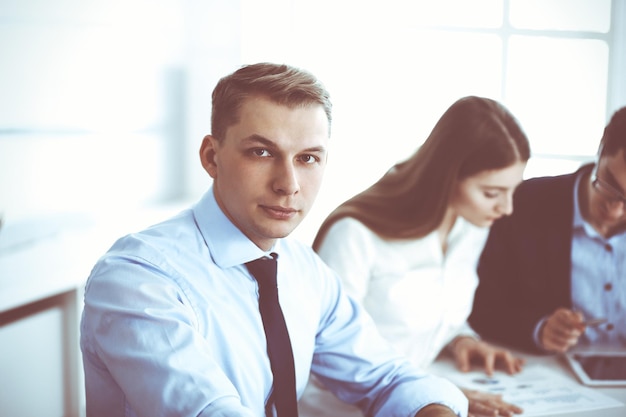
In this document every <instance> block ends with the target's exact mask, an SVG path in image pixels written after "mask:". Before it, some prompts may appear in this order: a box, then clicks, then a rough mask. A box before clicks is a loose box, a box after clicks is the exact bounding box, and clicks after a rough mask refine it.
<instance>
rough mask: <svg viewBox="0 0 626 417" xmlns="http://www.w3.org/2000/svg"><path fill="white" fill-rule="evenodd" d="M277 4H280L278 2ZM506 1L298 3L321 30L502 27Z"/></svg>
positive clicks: (316, 0) (299, 10)
mask: <svg viewBox="0 0 626 417" xmlns="http://www.w3.org/2000/svg"><path fill="white" fill-rule="evenodd" d="M274 1H277V0H274ZM502 3H503V0H437V1H433V0H419V1H416V0H387V1H384V2H382V1H372V0H343V1H335V0H294V12H295V13H296V15H299V14H300V15H301V16H302V17H306V18H307V19H308V20H309V21H311V22H313V21H315V22H316V26H317V29H318V30H317V31H318V32H319V28H324V29H326V28H328V27H329V26H330V27H342V28H344V30H346V31H349V30H352V29H353V28H355V27H367V28H369V29H370V30H379V29H381V28H386V27H396V28H397V27H403V26H404V27H424V26H425V27H433V26H457V27H467V28H494V27H500V26H501V25H502V13H503V12H502V10H503V6H502Z"/></svg>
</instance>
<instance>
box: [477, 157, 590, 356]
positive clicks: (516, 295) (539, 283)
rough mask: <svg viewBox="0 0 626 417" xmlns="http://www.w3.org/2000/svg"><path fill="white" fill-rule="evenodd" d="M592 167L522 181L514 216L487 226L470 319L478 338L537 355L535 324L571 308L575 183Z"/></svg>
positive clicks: (516, 194)
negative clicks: (584, 171)
mask: <svg viewBox="0 0 626 417" xmlns="http://www.w3.org/2000/svg"><path fill="white" fill-rule="evenodd" d="M591 168H592V165H586V166H583V167H581V168H580V169H579V170H578V171H577V172H576V173H573V174H567V175H561V176H557V177H541V178H532V179H529V180H526V181H524V182H523V183H522V184H520V186H519V187H518V188H517V190H516V191H515V194H514V197H513V214H512V215H511V216H508V217H505V218H502V219H500V220H498V221H496V222H495V223H494V225H493V226H492V228H491V231H490V233H489V238H488V239H487V243H486V245H485V249H484V251H483V253H482V255H481V258H480V262H479V266H478V275H479V279H480V281H479V285H478V288H477V290H476V295H475V298H474V307H473V311H472V314H471V316H470V318H469V321H470V324H471V325H472V328H473V329H474V330H475V331H476V332H478V334H480V335H481V337H483V338H485V339H487V340H492V341H494V342H498V343H502V344H505V345H509V346H511V347H515V348H518V349H522V350H530V351H538V348H537V347H536V346H535V343H534V340H533V331H534V328H535V326H536V325H537V323H538V322H539V320H540V319H541V318H542V317H544V316H546V315H549V314H551V313H553V312H554V310H556V309H557V308H559V307H568V308H571V305H572V300H571V285H570V276H571V248H572V222H573V217H574V207H573V202H574V182H575V180H576V175H577V174H578V172H580V171H581V170H591Z"/></svg>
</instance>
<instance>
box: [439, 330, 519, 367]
mask: <svg viewBox="0 0 626 417" xmlns="http://www.w3.org/2000/svg"><path fill="white" fill-rule="evenodd" d="M451 346H452V349H451V350H452V354H453V356H454V359H455V361H456V366H457V368H459V369H460V370H461V371H463V372H467V371H469V370H470V369H471V363H472V361H476V360H478V361H481V362H482V363H483V365H484V366H485V373H486V374H487V375H489V376H491V375H493V371H494V370H495V368H496V367H499V368H503V370H504V371H506V372H507V373H508V374H509V375H512V374H516V373H518V372H519V371H521V370H522V367H523V366H524V359H523V358H518V357H516V356H514V355H513V354H512V353H511V352H509V351H508V350H506V349H500V348H497V347H495V346H492V345H490V344H488V343H485V342H483V341H482V340H477V339H475V338H473V337H469V336H458V337H457V338H456V339H454V340H453V341H452V344H451Z"/></svg>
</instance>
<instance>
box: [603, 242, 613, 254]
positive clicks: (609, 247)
mask: <svg viewBox="0 0 626 417" xmlns="http://www.w3.org/2000/svg"><path fill="white" fill-rule="evenodd" d="M604 249H605V250H606V251H607V252H612V251H613V246H611V244H609V243H607V244H605V245H604Z"/></svg>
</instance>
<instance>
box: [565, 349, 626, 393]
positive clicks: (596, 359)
mask: <svg viewBox="0 0 626 417" xmlns="http://www.w3.org/2000/svg"><path fill="white" fill-rule="evenodd" d="M565 358H566V359H567V362H568V363H569V365H570V367H571V368H572V371H574V373H575V374H576V377H577V378H578V379H579V380H580V382H582V383H583V384H585V385H590V386H605V387H607V386H626V351H625V352H569V353H566V354H565Z"/></svg>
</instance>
